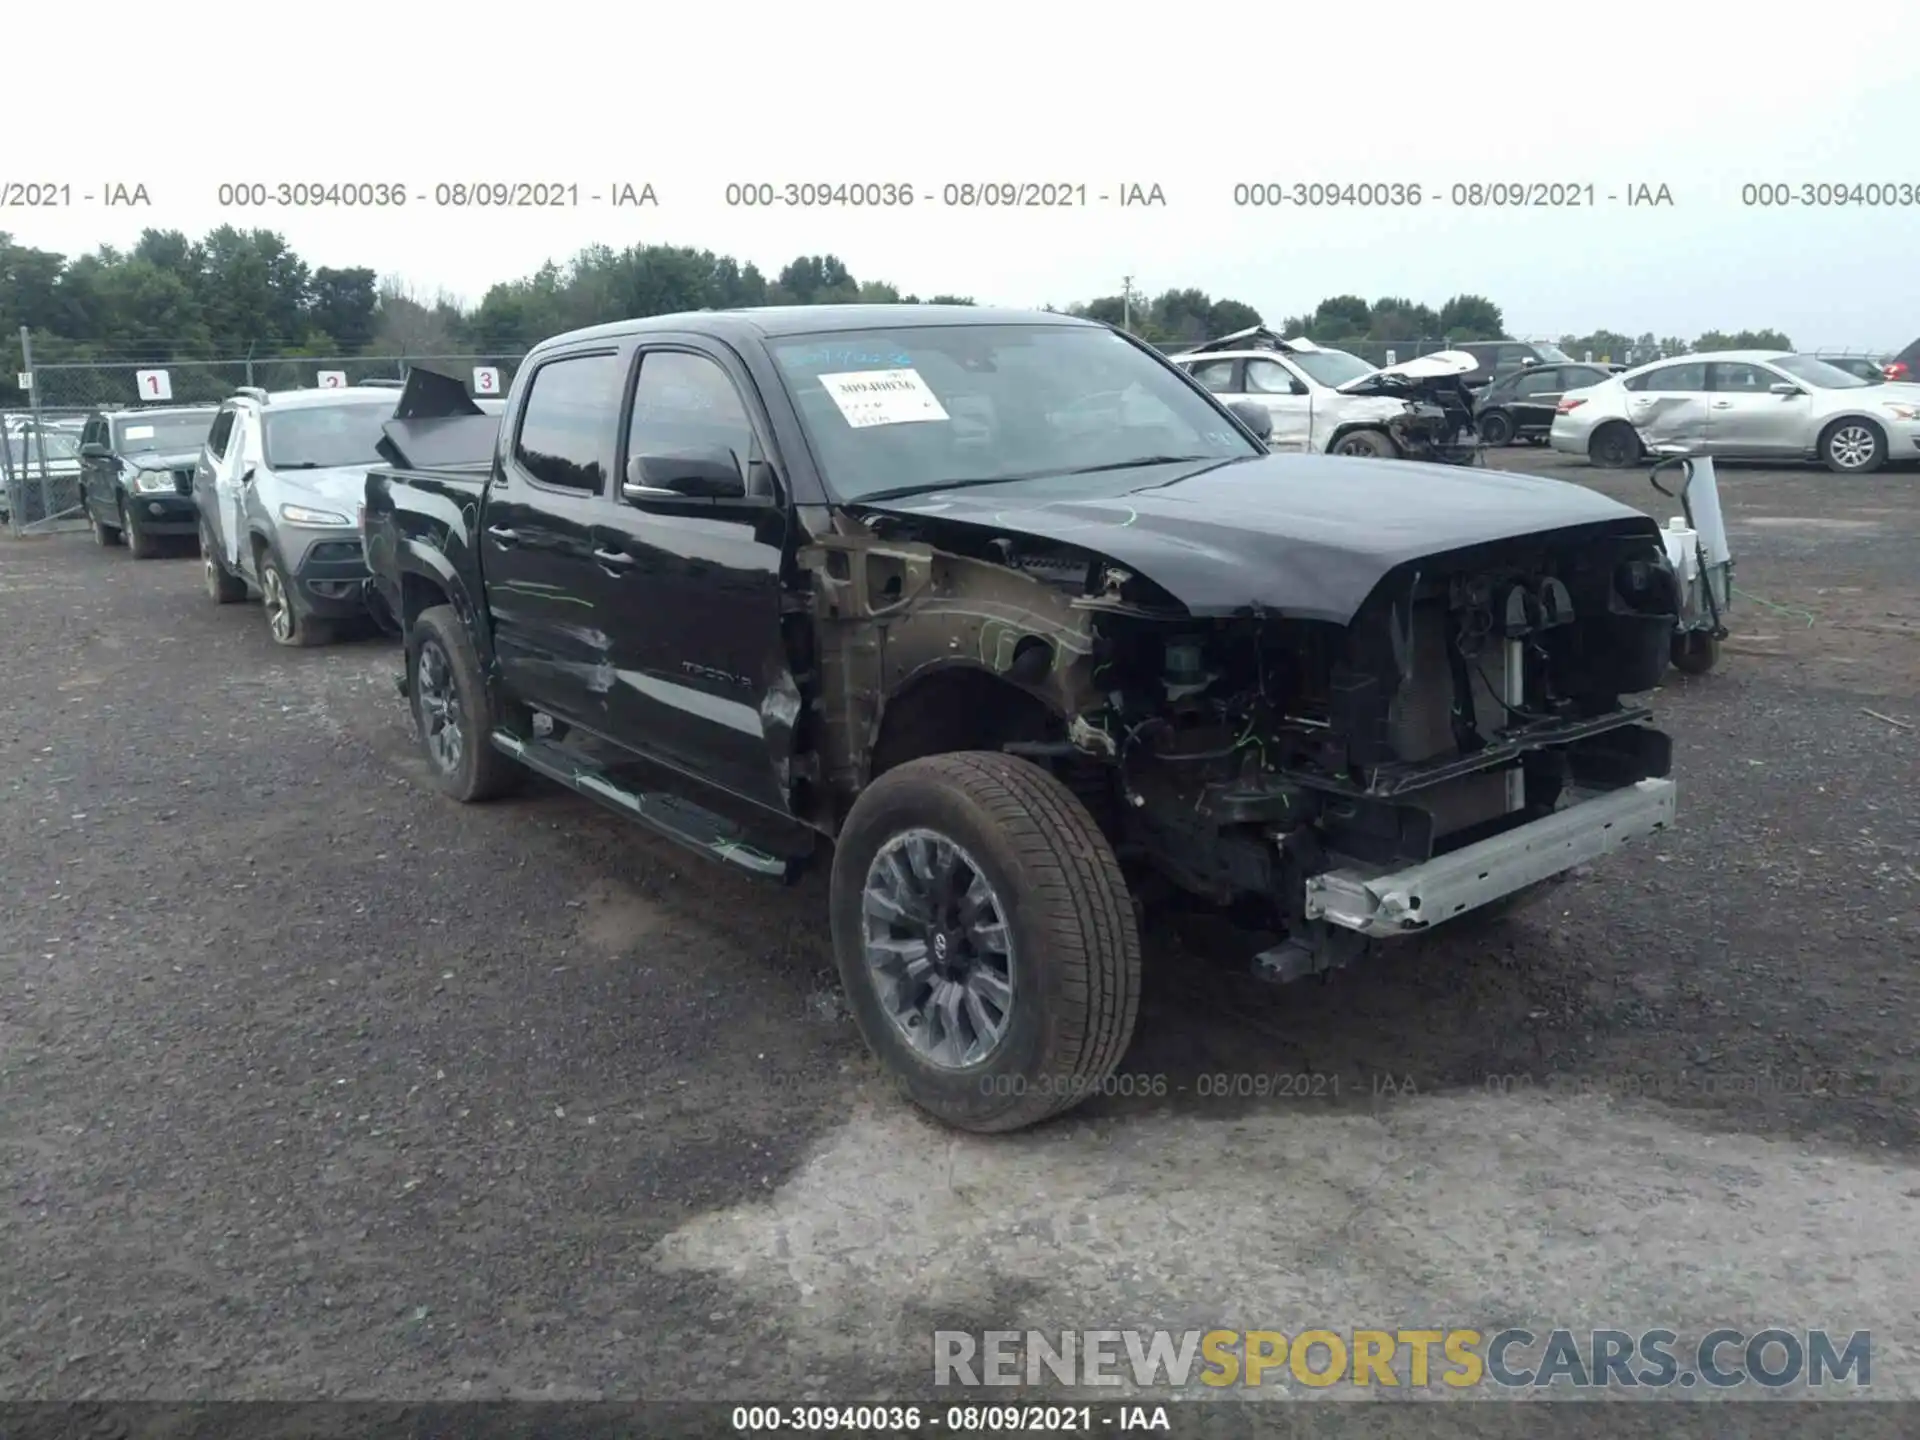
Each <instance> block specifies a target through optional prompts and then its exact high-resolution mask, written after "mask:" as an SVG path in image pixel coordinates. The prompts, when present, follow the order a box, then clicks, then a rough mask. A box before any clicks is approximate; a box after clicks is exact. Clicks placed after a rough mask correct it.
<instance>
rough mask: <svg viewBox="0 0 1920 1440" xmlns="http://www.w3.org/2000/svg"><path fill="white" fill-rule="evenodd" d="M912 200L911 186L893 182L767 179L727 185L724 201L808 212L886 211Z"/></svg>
mask: <svg viewBox="0 0 1920 1440" xmlns="http://www.w3.org/2000/svg"><path fill="white" fill-rule="evenodd" d="M913 201H914V191H913V186H911V185H905V184H902V183H900V182H899V181H897V180H806V181H799V182H792V183H788V184H778V185H777V184H775V183H774V182H772V181H771V180H744V181H736V182H734V183H733V184H731V185H729V186H727V189H726V202H727V204H728V205H731V206H735V207H741V206H746V207H752V208H757V209H762V210H777V209H781V208H785V207H793V208H796V209H803V210H811V209H821V208H825V207H828V206H844V207H846V208H849V209H853V208H858V209H863V210H887V209H896V208H898V207H900V206H903V205H911V204H913Z"/></svg>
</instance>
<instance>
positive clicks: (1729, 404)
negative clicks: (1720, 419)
mask: <svg viewBox="0 0 1920 1440" xmlns="http://www.w3.org/2000/svg"><path fill="white" fill-rule="evenodd" d="M1713 408H1714V409H1716V410H1731V409H1732V408H1733V401H1731V400H1716V401H1714V402H1713Z"/></svg>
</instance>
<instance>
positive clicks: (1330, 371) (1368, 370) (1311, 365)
mask: <svg viewBox="0 0 1920 1440" xmlns="http://www.w3.org/2000/svg"><path fill="white" fill-rule="evenodd" d="M1287 358H1288V359H1289V360H1291V361H1292V362H1293V363H1294V364H1296V365H1298V366H1299V367H1300V368H1301V369H1302V370H1304V371H1306V372H1307V374H1309V375H1311V376H1312V377H1313V378H1314V379H1315V380H1318V381H1319V382H1320V383H1321V384H1322V385H1326V386H1328V387H1334V386H1339V385H1344V384H1346V383H1347V382H1348V381H1349V380H1358V379H1359V378H1360V377H1361V376H1362V375H1371V374H1372V373H1373V371H1374V367H1373V366H1371V365H1369V364H1368V363H1367V362H1366V361H1364V360H1362V359H1361V358H1360V357H1359V356H1358V355H1349V354H1348V353H1347V352H1346V351H1345V350H1302V351H1293V352H1290V353H1289V354H1288V355H1287Z"/></svg>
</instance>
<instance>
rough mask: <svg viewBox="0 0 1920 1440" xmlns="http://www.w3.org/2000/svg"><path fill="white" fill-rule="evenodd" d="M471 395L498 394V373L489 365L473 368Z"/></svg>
mask: <svg viewBox="0 0 1920 1440" xmlns="http://www.w3.org/2000/svg"><path fill="white" fill-rule="evenodd" d="M473 393H474V394H476V395H498V394H499V393H500V372H499V371H498V370H496V369H494V368H493V366H491V365H476V366H474V367H473Z"/></svg>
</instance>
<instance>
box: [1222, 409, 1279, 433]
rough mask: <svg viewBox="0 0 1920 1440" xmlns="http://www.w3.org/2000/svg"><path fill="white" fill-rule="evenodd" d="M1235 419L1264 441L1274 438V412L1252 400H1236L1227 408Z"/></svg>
mask: <svg viewBox="0 0 1920 1440" xmlns="http://www.w3.org/2000/svg"><path fill="white" fill-rule="evenodd" d="M1227 408H1228V409H1229V410H1231V411H1233V414H1234V418H1235V419H1237V420H1238V421H1239V422H1240V423H1241V424H1242V425H1244V426H1246V427H1247V428H1248V429H1249V430H1251V431H1253V433H1254V434H1255V435H1258V436H1259V437H1260V438H1261V439H1262V440H1271V439H1272V438H1273V412H1272V411H1270V410H1268V409H1267V407H1266V406H1264V405H1256V404H1255V403H1254V402H1253V401H1251V400H1236V401H1234V402H1233V403H1232V404H1231V405H1229V406H1228V407H1227Z"/></svg>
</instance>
